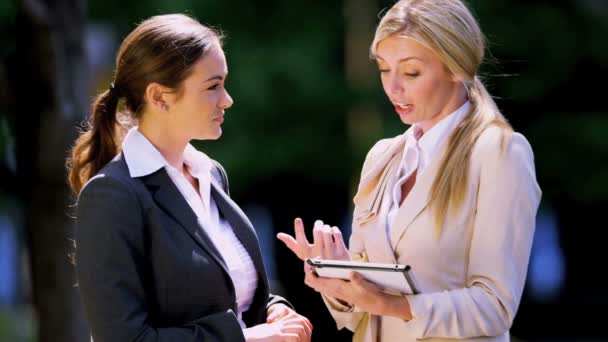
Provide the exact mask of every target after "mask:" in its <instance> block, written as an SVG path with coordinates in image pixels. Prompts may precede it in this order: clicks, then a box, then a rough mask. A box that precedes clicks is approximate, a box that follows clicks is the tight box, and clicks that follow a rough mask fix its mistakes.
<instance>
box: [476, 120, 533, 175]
mask: <svg viewBox="0 0 608 342" xmlns="http://www.w3.org/2000/svg"><path fill="white" fill-rule="evenodd" d="M471 163H472V164H471V165H472V167H473V169H476V170H478V171H481V172H482V174H485V175H486V176H490V177H492V178H493V179H494V178H496V179H497V180H496V181H499V180H498V179H502V180H504V181H508V180H509V179H519V180H521V179H522V178H530V179H533V178H535V174H536V170H535V165H534V153H533V151H532V147H531V146H530V143H529V142H528V140H527V139H526V137H524V136H523V135H522V134H521V133H518V132H514V131H512V130H510V129H504V128H501V127H497V126H492V127H488V128H487V129H486V130H484V131H483V132H482V134H481V135H480V136H479V138H478V139H477V141H476V143H475V146H474V147H473V151H472V156H471Z"/></svg>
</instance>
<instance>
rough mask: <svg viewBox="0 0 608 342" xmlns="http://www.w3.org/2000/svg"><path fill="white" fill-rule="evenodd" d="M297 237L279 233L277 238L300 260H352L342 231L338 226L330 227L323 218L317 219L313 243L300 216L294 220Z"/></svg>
mask: <svg viewBox="0 0 608 342" xmlns="http://www.w3.org/2000/svg"><path fill="white" fill-rule="evenodd" d="M294 230H295V238H294V237H293V236H291V235H289V234H285V233H279V234H277V238H278V239H279V240H281V241H283V243H284V244H285V245H286V246H287V248H289V249H290V250H291V251H292V252H294V254H295V255H297V257H298V258H300V260H306V259H309V258H315V257H320V258H323V259H332V260H350V254H349V253H348V249H347V248H346V245H345V244H344V240H343V238H342V232H340V229H338V227H330V226H329V225H326V224H324V223H323V221H321V220H317V221H315V225H314V227H313V237H314V240H313V243H312V244H311V243H310V242H308V238H306V234H305V233H304V223H303V222H302V219H300V218H299V217H298V218H296V219H295V221H294Z"/></svg>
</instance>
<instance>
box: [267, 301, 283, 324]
mask: <svg viewBox="0 0 608 342" xmlns="http://www.w3.org/2000/svg"><path fill="white" fill-rule="evenodd" d="M287 314H288V309H287V306H285V304H275V305H273V306H271V307H270V308H268V317H267V318H266V323H272V322H274V321H276V320H278V319H281V318H282V317H285V316H286V315H287Z"/></svg>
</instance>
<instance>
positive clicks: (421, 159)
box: [386, 101, 471, 240]
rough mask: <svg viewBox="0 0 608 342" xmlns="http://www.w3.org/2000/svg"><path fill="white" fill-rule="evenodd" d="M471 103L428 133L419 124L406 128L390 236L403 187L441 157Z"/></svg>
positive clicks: (393, 193)
mask: <svg viewBox="0 0 608 342" xmlns="http://www.w3.org/2000/svg"><path fill="white" fill-rule="evenodd" d="M470 107H471V103H470V102H469V101H466V102H465V103H464V104H463V105H462V106H460V108H458V109H456V110H455V111H454V112H452V113H450V114H449V115H448V116H446V117H445V118H443V119H441V121H439V122H437V123H436V124H435V125H434V126H433V127H431V129H429V130H428V131H427V132H426V133H424V134H423V132H422V130H421V129H420V127H418V126H417V125H416V124H414V125H413V126H412V127H411V128H410V129H409V130H408V131H407V132H405V135H406V137H405V147H404V150H403V157H402V158H401V162H400V163H399V171H398V173H397V177H399V179H398V180H397V183H395V186H394V187H393V189H392V191H391V205H390V208H389V211H388V215H387V221H386V232H387V236H389V237H390V231H391V223H392V222H393V218H394V217H395V215H396V214H397V211H398V209H399V207H400V205H401V196H402V191H401V187H402V185H403V183H405V182H406V181H407V180H408V179H409V177H410V176H411V175H412V174H413V173H414V172H416V179H417V180H418V179H420V176H421V175H422V174H423V172H424V170H425V169H426V167H427V166H428V165H429V164H430V163H431V161H432V160H433V159H435V158H438V157H440V156H438V155H437V153H438V151H441V147H442V146H443V145H444V144H446V143H447V142H446V140H447V139H448V137H449V136H450V135H451V134H452V132H453V131H454V129H455V128H456V126H458V124H459V123H460V122H461V121H462V120H463V119H464V116H465V115H466V114H467V112H468V111H469V108H470ZM389 240H390V238H389Z"/></svg>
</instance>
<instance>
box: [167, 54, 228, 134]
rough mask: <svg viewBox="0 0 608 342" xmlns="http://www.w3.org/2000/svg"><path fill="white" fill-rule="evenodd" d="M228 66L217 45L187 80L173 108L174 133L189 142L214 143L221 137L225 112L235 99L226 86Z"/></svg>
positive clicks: (197, 65) (196, 65)
mask: <svg viewBox="0 0 608 342" xmlns="http://www.w3.org/2000/svg"><path fill="white" fill-rule="evenodd" d="M227 76H228V67H227V65H226V57H225V56H224V51H223V50H222V48H221V47H220V46H219V45H214V46H213V47H211V48H210V50H209V51H208V52H207V54H205V56H204V57H202V58H201V59H199V60H198V61H197V62H196V63H195V64H194V66H193V68H192V73H191V74H190V75H189V76H188V77H187V78H186V79H185V80H184V83H183V93H182V94H181V97H180V98H179V99H178V100H177V101H176V102H175V103H173V104H172V105H171V108H172V113H174V114H173V118H172V119H173V120H172V123H171V124H172V126H174V127H173V128H174V131H175V132H180V134H183V135H184V136H187V137H188V139H196V140H214V139H218V138H219V137H220V136H221V135H222V127H221V125H222V123H223V122H224V110H226V109H228V108H229V107H230V106H232V103H233V101H232V98H231V97H230V95H229V94H228V91H227V90H226V88H225V87H224V85H225V81H226V77H227Z"/></svg>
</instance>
